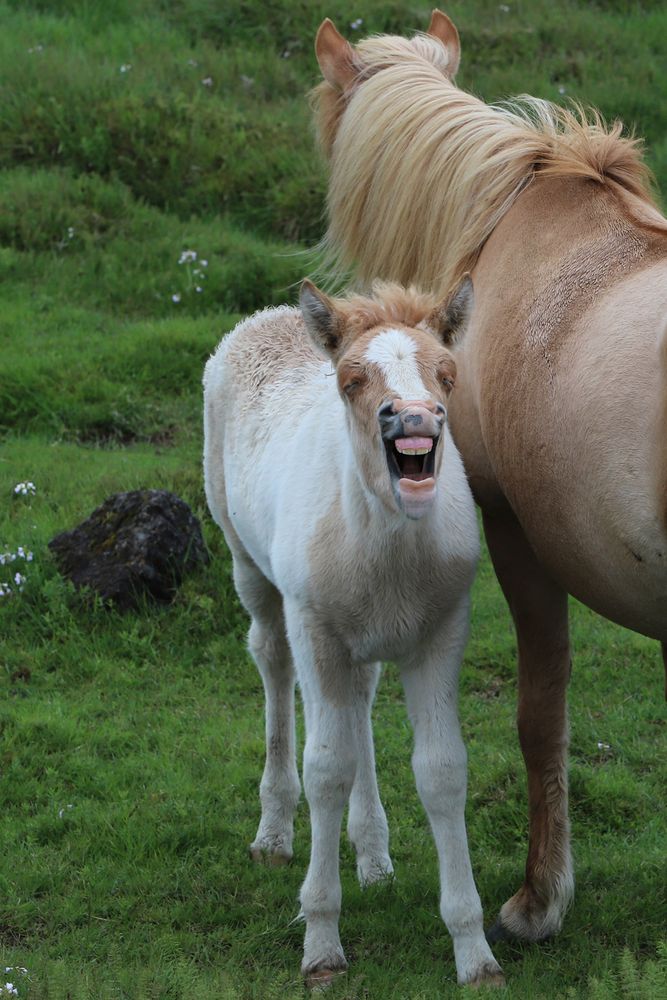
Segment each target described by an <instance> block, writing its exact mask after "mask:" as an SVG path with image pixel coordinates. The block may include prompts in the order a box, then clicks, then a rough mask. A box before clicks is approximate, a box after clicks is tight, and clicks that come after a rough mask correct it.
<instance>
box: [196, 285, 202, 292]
mask: <svg viewBox="0 0 667 1000" xmlns="http://www.w3.org/2000/svg"><path fill="white" fill-rule="evenodd" d="M195 291H196V292H201V291H203V289H202V287H201V285H197V286H196V287H195Z"/></svg>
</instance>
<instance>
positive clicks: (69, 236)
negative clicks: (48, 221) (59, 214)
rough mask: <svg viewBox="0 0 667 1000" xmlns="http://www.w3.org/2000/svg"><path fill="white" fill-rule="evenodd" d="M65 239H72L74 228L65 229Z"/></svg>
mask: <svg viewBox="0 0 667 1000" xmlns="http://www.w3.org/2000/svg"><path fill="white" fill-rule="evenodd" d="M67 238H68V239H70V240H73V239H74V226H69V227H68V229H67Z"/></svg>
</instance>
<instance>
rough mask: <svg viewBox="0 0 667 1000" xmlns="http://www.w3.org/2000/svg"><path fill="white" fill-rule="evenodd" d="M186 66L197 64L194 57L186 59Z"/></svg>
mask: <svg viewBox="0 0 667 1000" xmlns="http://www.w3.org/2000/svg"><path fill="white" fill-rule="evenodd" d="M188 66H199V63H198V62H197V60H196V59H188Z"/></svg>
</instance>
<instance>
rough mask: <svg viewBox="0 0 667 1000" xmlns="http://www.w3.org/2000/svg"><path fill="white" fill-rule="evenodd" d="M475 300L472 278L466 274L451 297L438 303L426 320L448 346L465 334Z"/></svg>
mask: <svg viewBox="0 0 667 1000" xmlns="http://www.w3.org/2000/svg"><path fill="white" fill-rule="evenodd" d="M474 301H475V294H474V289H473V285H472V278H471V277H470V275H469V274H465V275H464V276H463V278H462V279H461V283H460V284H459V287H458V288H457V289H456V291H455V292H454V294H453V295H452V296H451V298H449V299H445V301H444V302H441V303H440V305H437V306H436V307H435V309H434V310H433V312H431V313H429V315H428V316H427V317H426V319H425V320H424V322H425V324H426V326H428V327H429V329H431V330H433V331H434V333H436V334H437V335H438V337H439V338H440V340H442V342H443V344H445V346H447V347H448V346H450V345H451V344H455V343H456V341H457V340H459V339H460V338H461V336H462V335H463V333H464V331H465V328H466V326H467V324H468V320H469V318H470V313H471V312H472V307H473V303H474Z"/></svg>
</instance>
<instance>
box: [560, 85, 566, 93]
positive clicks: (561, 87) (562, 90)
mask: <svg viewBox="0 0 667 1000" xmlns="http://www.w3.org/2000/svg"><path fill="white" fill-rule="evenodd" d="M558 93H559V94H566V93H567V88H566V87H564V86H563V85H562V84H561V85H560V87H559V88H558Z"/></svg>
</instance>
